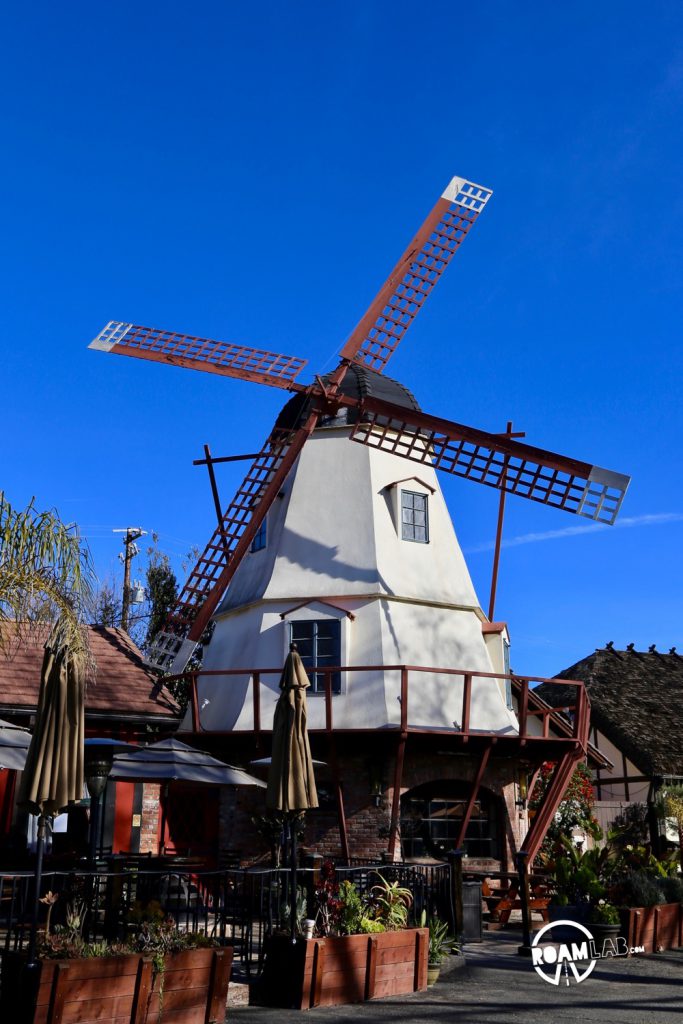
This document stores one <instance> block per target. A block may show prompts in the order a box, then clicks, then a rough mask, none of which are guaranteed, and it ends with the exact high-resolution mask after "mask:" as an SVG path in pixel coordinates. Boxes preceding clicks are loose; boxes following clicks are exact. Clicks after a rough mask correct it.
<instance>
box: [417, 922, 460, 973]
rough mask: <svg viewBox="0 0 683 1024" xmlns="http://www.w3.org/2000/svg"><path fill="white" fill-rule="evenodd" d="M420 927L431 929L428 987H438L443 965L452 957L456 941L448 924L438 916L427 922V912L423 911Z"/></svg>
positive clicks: (428, 955) (428, 954)
mask: <svg viewBox="0 0 683 1024" xmlns="http://www.w3.org/2000/svg"><path fill="white" fill-rule="evenodd" d="M420 925H421V927H423V928H424V927H425V926H426V927H427V928H428V929H429V947H428V953H427V985H428V986H431V985H436V982H437V981H438V978H439V974H440V972H441V965H442V964H443V962H444V960H445V959H446V957H448V956H450V954H451V953H452V952H453V947H454V945H455V939H454V938H453V936H452V935H449V934H448V925H447V923H446V922H445V921H442V920H441V919H440V918H439V917H437V915H436V914H434V916H433V917H430V918H429V920H427V912H426V911H425V910H423V911H422V917H421V919H420Z"/></svg>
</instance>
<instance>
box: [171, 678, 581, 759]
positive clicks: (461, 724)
mask: <svg viewBox="0 0 683 1024" xmlns="http://www.w3.org/2000/svg"><path fill="white" fill-rule="evenodd" d="M281 672H282V669H281V668H241V669H212V670H205V671H201V670H200V671H195V672H187V673H184V674H182V675H178V676H172V677H169V678H168V679H167V680H165V681H166V682H171V681H176V680H177V681H180V680H186V681H187V682H188V683H189V691H190V692H189V715H188V719H189V720H188V719H186V729H187V727H188V726H189V728H190V731H191V732H192V733H194V734H205V735H209V734H210V735H215V736H219V735H228V734H229V735H231V736H235V737H238V736H240V735H241V736H244V737H246V736H251V737H253V739H254V740H255V741H256V743H257V745H260V739H261V736H262V734H269V733H270V732H271V727H272V710H273V707H274V701H275V699H276V697H277V693H278V681H279V678H280V675H281ZM314 674H315V689H314V687H312V688H311V690H309V691H308V695H309V700H308V709H309V711H308V729H309V732H310V733H311V734H312V735H316V734H323V735H325V734H327V735H329V734H332V733H334V734H336V735H340V734H343V733H364V732H367V733H376V732H377V731H378V730H381V731H382V732H383V733H388V734H391V733H395V734H398V735H402V736H407V735H409V734H415V735H424V736H428V735H430V734H438V735H439V736H440V737H443V738H445V737H452V738H453V739H454V740H456V741H458V742H459V743H460V744H468V745H470V748H473V747H476V746H479V745H481V744H482V743H485V744H487V745H488V744H490V743H494V744H496V745H497V746H498V747H499V752H500V753H501V754H503V753H505V752H510V753H512V752H513V750H514V751H516V752H519V750H520V748H523V747H526V748H527V750H528V753H529V754H530V755H532V759H533V760H537V759H538V758H543V757H544V756H548V757H556V756H557V754H558V753H559V751H560V750H561V749H562V748H564V749H565V750H569V749H574V750H577V749H580V750H582V751H585V750H586V747H587V743H588V730H589V721H590V703H589V700H588V696H587V694H586V691H585V688H584V686H583V684H582V683H581V682H579V681H567V680H564V679H563V680H560V681H557V680H552V679H545V678H542V677H536V676H519V675H501V674H498V673H490V672H482V671H479V670H477V671H467V670H463V669H445V668H442V667H432V666H427V665H354V666H343V667H342V666H326V667H320V666H319V667H317V668H316V669H315V673H314ZM311 675H312V676H313V673H311ZM219 678H220V679H221V680H222V682H223V685H224V686H225V687H226V688H228V689H229V688H232V687H238V688H239V689H240V692H241V693H243V694H244V696H243V698H242V700H241V701H240V703H241V704H242V713H241V714H240V715H239V718H238V719H237V721H235V722H234V723H233V724H232V725H230V726H229V727H224V728H217V727H216V722H215V720H214V722H213V723H212V724H211V726H210V727H207V726H206V724H205V723H204V722H203V720H202V719H203V715H202V710H203V709H202V704H203V700H202V683H203V682H204V681H207V682H208V681H209V680H210V682H211V684H212V691H213V692H214V693H215V692H216V689H215V687H216V682H217V681H218V679H219ZM373 679H374V680H376V681H381V683H382V687H383V692H384V694H385V698H384V700H385V703H384V704H383V708H384V711H383V717H381V718H375V716H374V714H373V713H372V711H371V710H370V709H369V705H368V702H367V700H366V699H365V698H366V697H367V693H368V682H369V681H370V682H371V681H372V680H373ZM354 681H355V683H356V685H355V686H354ZM540 683H546V684H549V685H551V686H552V685H557V686H560V685H561V686H562V687H567V686H569V687H571V688H572V689H573V691H574V697H573V698H572V703H571V704H569V705H566V706H563V707H562V708H559V709H558V708H553V707H550V706H549V705H548V704H546V703H545V702H544V701H542V700H541V699H540V698H539V697H537V696H536V695H535V694H534V689H535V687H536V685H537V684H540ZM222 688H223V687H221V690H222ZM492 693H496V695H497V696H498V697H499V698H500V695H505V694H507V695H508V701H509V704H508V707H509V709H510V710H509V712H508V723H509V724H507V725H505V726H504V727H502V728H501V727H500V726H499V725H498V726H497V727H496V726H491V724H490V722H488V723H487V716H486V713H485V712H484V713H483V714H482V708H484V709H485V708H486V706H487V705H488V704H490V702H491V695H492ZM354 698H355V705H356V706H355V709H354V714H353V717H349V714H348V705H349V704H350V703H353V702H354ZM205 703H208V702H205ZM427 705H428V706H427ZM435 705H438V706H439V707H438V710H439V712H443V709H444V708H446V709H448V710H447V711H446V712H445V713H440V714H437V713H436V711H435V710H434V708H435ZM454 709H455V711H454ZM558 711H559V712H565V715H558ZM449 715H450V716H451V721H450V724H448V723H446V724H444V723H445V719H446V718H447V717H448V716H449ZM190 721H191V724H190ZM532 752H533V753H532Z"/></svg>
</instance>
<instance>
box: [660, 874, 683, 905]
mask: <svg viewBox="0 0 683 1024" xmlns="http://www.w3.org/2000/svg"><path fill="white" fill-rule="evenodd" d="M659 884H660V886H661V888H662V892H663V893H664V900H665V901H666V903H683V878H681V876H680V875H674V876H673V877H671V878H663V879H662V880H661V882H660V883H659Z"/></svg>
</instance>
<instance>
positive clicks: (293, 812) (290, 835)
mask: <svg viewBox="0 0 683 1024" xmlns="http://www.w3.org/2000/svg"><path fill="white" fill-rule="evenodd" d="M310 685H311V684H310V682H309V679H308V676H307V675H306V669H305V668H304V666H303V662H302V661H301V657H300V656H299V652H298V651H297V649H296V644H290V646H289V654H288V655H287V660H286V662H285V667H284V668H283V670H282V675H281V677H280V690H281V693H280V696H279V697H278V702H277V704H276V705H275V714H274V715H273V755H272V759H271V762H270V769H269V771H268V789H267V791H266V806H267V807H268V808H269V809H270V810H271V811H282V812H283V813H284V817H285V828H284V836H285V841H287V840H288V841H289V870H290V882H289V914H290V928H291V940H292V942H296V925H297V922H296V907H297V898H296V896H297V884H296V883H297V849H296V819H297V818H299V817H300V816H301V815H302V814H303V812H304V811H307V810H308V809H309V808H310V807H317V806H318V793H317V790H316V788H315V779H314V777H313V761H312V759H311V748H310V745H309V742H308V731H307V729H306V690H307V689H308V687H309V686H310Z"/></svg>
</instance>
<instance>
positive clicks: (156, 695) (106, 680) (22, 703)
mask: <svg viewBox="0 0 683 1024" xmlns="http://www.w3.org/2000/svg"><path fill="white" fill-rule="evenodd" d="M87 629H88V638H89V644H90V650H91V653H92V656H93V660H94V669H93V671H92V672H91V673H90V677H89V678H88V680H87V684H86V697H85V707H86V722H87V720H88V719H90V718H98V719H102V718H104V717H107V718H113V719H117V720H119V721H123V720H125V721H129V722H131V721H138V722H140V721H141V720H145V721H148V722H156V723H157V724H161V723H162V722H163V723H164V724H166V725H167V726H173V725H174V724H175V720H176V719H177V718H178V717H179V715H180V709H179V708H178V705H177V704H176V702H175V701H174V700H173V698H172V697H171V695H170V693H169V692H168V690H166V688H165V687H164V686H163V685H161V683H160V682H159V678H158V676H156V675H155V674H154V673H153V672H151V671H150V670H149V669H148V668H147V667H146V666H145V664H144V662H143V660H142V654H141V653H140V651H139V649H138V648H137V647H136V645H135V644H134V643H133V641H132V640H131V639H130V637H129V636H128V634H127V633H124V632H123V630H121V629H114V628H107V627H104V626H88V627H87ZM9 630H11V627H9ZM9 630H8V627H6V628H5V630H4V633H5V639H6V644H5V650H0V717H5V718H7V717H12V716H13V714H14V715H16V714H18V713H22V712H29V713H30V712H33V711H34V710H35V708H36V707H37V704H38V691H39V689H40V673H41V668H42V664H43V645H44V643H45V639H46V636H47V631H46V629H44V628H33V629H32V630H31V631H27V630H24V629H22V631H21V635H20V637H17V636H15V635H13V634H12V633H11V632H9Z"/></svg>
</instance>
